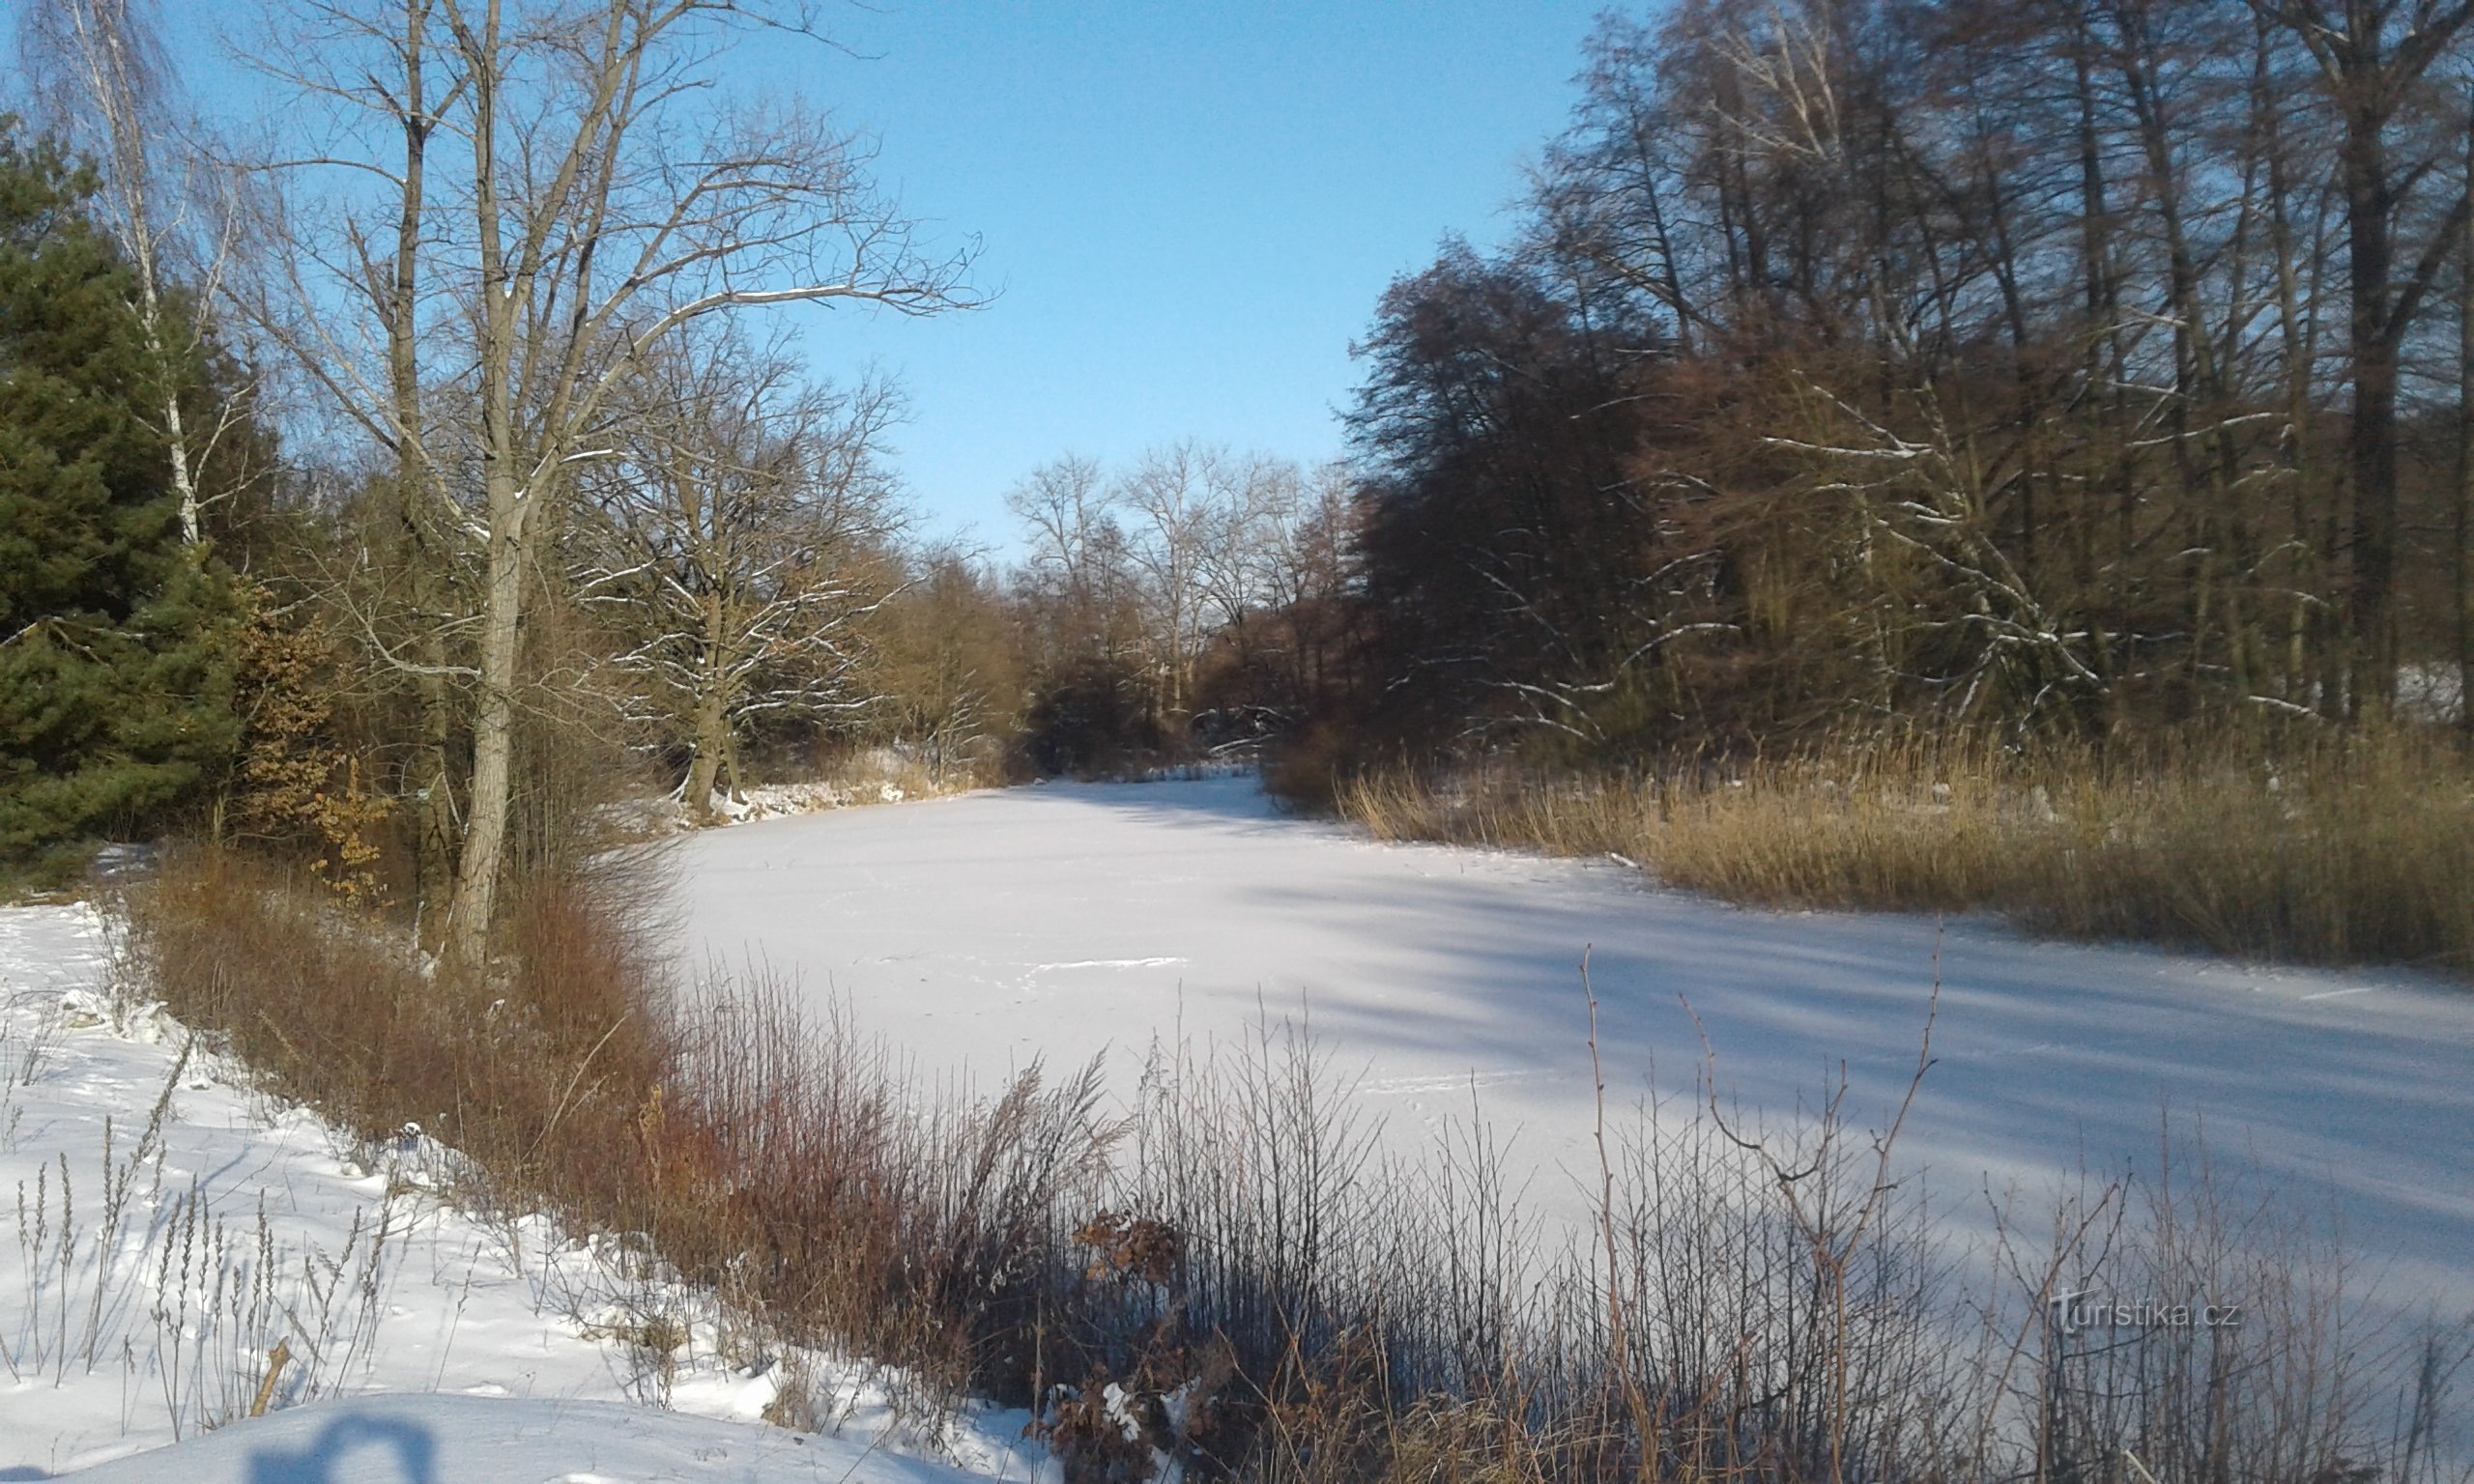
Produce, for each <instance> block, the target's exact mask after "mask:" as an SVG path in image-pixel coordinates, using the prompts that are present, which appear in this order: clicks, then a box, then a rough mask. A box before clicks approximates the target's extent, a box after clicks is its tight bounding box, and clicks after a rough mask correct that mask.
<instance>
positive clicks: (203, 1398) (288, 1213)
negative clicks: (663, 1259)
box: [0, 907, 1053, 1484]
mask: <svg viewBox="0 0 2474 1484" xmlns="http://www.w3.org/2000/svg"><path fill="white" fill-rule="evenodd" d="M105 947H106V945H105V942H104V940H103V937H102V934H101V927H100V924H99V922H98V920H97V919H96V918H95V916H94V915H93V914H92V913H91V912H89V911H87V910H86V909H84V908H78V907H42V908H7V909H0V1229H5V1231H6V1232H7V1233H8V1235H6V1236H0V1479H38V1478H47V1477H51V1476H52V1475H54V1474H58V1473H65V1472H70V1471H72V1470H87V1469H89V1467H90V1466H97V1465H101V1466H102V1467H101V1468H99V1469H95V1470H93V1472H92V1474H91V1476H92V1477H95V1478H98V1479H106V1480H122V1481H127V1480H175V1481H178V1484H223V1481H226V1480H229V1481H232V1484H242V1481H252V1484H276V1481H285V1484H288V1481H294V1480H303V1481H306V1480H318V1481H322V1484H342V1481H344V1480H347V1479H351V1480H360V1479H366V1480H372V1481H388V1484H392V1481H395V1480H403V1481H406V1484H448V1481H464V1480H521V1481H523V1484H538V1481H546V1480H554V1479H572V1480H579V1481H581V1480H586V1479H607V1480H652V1479H689V1478H707V1477H709V1478H714V1479H733V1480H776V1479H779V1480H806V1479H813V1478H828V1479H832V1480H836V1481H842V1480H856V1481H857V1484H910V1481H925V1480H929V1479H932V1478H933V1479H952V1480H960V1479H963V1478H965V1477H972V1476H976V1477H980V1478H987V1477H996V1478H1011V1479H1015V1480H1029V1479H1031V1478H1032V1477H1034V1476H1035V1475H1039V1474H1043V1473H1048V1474H1052V1471H1053V1470H1052V1466H1047V1465H1044V1464H1042V1463H1041V1462H1040V1460H1041V1459H1042V1458H1043V1457H1044V1455H1043V1453H1042V1452H1041V1450H1039V1449H1038V1448H1037V1447H1036V1446H1035V1445H1033V1446H1030V1447H1029V1448H1028V1450H1027V1451H1024V1445H1022V1444H1021V1443H1019V1441H1018V1440H1019V1438H1020V1435H1021V1427H1022V1424H1023V1422H1024V1421H1025V1420H1026V1418H1025V1417H1024V1416H1023V1415H1022V1414H1020V1413H994V1412H974V1413H969V1414H967V1415H965V1416H964V1418H962V1419H960V1420H957V1421H953V1422H951V1423H948V1424H944V1425H943V1427H942V1431H941V1435H940V1436H939V1437H938V1438H937V1439H935V1440H934V1441H919V1440H917V1439H916V1438H915V1437H913V1436H912V1435H911V1434H910V1433H908V1432H906V1431H904V1430H903V1429H902V1428H901V1427H899V1426H898V1425H897V1411H896V1407H897V1400H898V1394H899V1387H898V1381H899V1378H896V1377H889V1376H886V1375H884V1374H883V1373H879V1372H874V1371H871V1370H869V1369H868V1368H866V1367H863V1366H857V1365H851V1364H842V1363H837V1362H835V1361H833V1360H831V1359H829V1358H827V1357H821V1356H814V1355H802V1354H791V1353H786V1352H784V1351H783V1350H781V1349H780V1348H779V1347H777V1346H773V1345H771V1344H769V1343H767V1342H766V1341H765V1339H764V1338H763V1337H762V1335H760V1334H757V1333H755V1332H754V1331H752V1330H751V1329H750V1328H749V1327H746V1326H745V1325H743V1324H740V1323H738V1322H737V1321H736V1320H735V1319H734V1317H733V1316H732V1315H730V1314H729V1313H727V1312H726V1311H724V1310H722V1309H720V1308H719V1307H718V1306H716V1305H715V1304H713V1303H712V1302H711V1301H710V1300H709V1299H708V1298H706V1297H705V1296H700V1295H697V1294H695V1293H691V1292H687V1291H684V1290H682V1289H681V1288H680V1287H679V1286H678V1285H677V1284H676V1283H674V1282H671V1281H668V1280H667V1279H666V1278H665V1277H664V1275H663V1274H662V1273H661V1272H659V1271H658V1270H649V1265H647V1263H646V1262H645V1261H644V1260H643V1259H642V1257H641V1256H640V1255H639V1254H638V1253H637V1252H635V1251H633V1250H631V1249H630V1248H629V1246H628V1244H627V1243H625V1242H624V1241H608V1240H593V1241H574V1240H570V1238H569V1237H568V1236H567V1235H566V1234H565V1233H563V1232H561V1231H560V1230H559V1229H558V1227H557V1226H556V1224H555V1223H553V1222H550V1221H548V1220H545V1219H543V1218H542V1217H540V1216H538V1215H523V1214H508V1213H501V1214H497V1215H492V1216H486V1217H484V1216H480V1215H475V1214H472V1213H468V1212H466V1211H463V1210H460V1209H457V1208H456V1207H455V1206H454V1205H453V1204H451V1202H450V1200H449V1199H448V1194H449V1192H450V1191H452V1190H453V1189H454V1188H455V1185H456V1183H455V1181H454V1180H453V1178H452V1177H453V1175H454V1156H453V1155H452V1153H451V1152H450V1151H446V1150H444V1149H441V1148H440V1147H439V1146H438V1145H437V1143H436V1142H435V1141H434V1140H431V1139H428V1138H425V1137H421V1136H419V1135H417V1133H407V1134H406V1135H405V1136H403V1137H400V1138H397V1139H394V1140H390V1141H388V1142H387V1143H386V1144H383V1145H380V1146H376V1147H367V1146H357V1145H356V1144H355V1143H354V1141H352V1140H349V1139H347V1138H344V1137H342V1136H340V1135H338V1134H337V1133H336V1132H335V1131H334V1130H333V1129H331V1128H330V1127H327V1126H326V1125H324V1124H322V1123H321V1122H320V1121H319V1120H318V1119H316V1118H315V1117H314V1116H312V1115H310V1114H308V1113H306V1112H304V1111H302V1110H301V1109H298V1108H289V1109H287V1108H283V1107H279V1106H275V1105H273V1104H271V1103H270V1102H269V1101H268V1100H267V1099H264V1098H262V1097H260V1096H257V1095H255V1094H253V1093H252V1092H250V1091H248V1090H247V1089H246V1088H245V1087H244V1086H243V1085H241V1083H242V1079H241V1078H240V1077H239V1076H238V1075H237V1074H235V1073H234V1071H233V1070H231V1069H228V1068H225V1067H222V1066H219V1065H217V1064H216V1062H215V1061H214V1059H213V1058H211V1057H209V1056H207V1055H205V1054H203V1053H198V1052H194V1051H192V1050H189V1049H188V1038H187V1033H186V1032H185V1031H184V1030H183V1029H182V1028H181V1027H180V1026H179V1025H177V1024H176V1023H174V1022H172V1021H171V1020H170V1019H169V1018H168V1017H166V1016H163V1015H161V1014H159V1013H134V1014H131V1013H119V1014H115V1013H113V1010H112V1007H111V1006H110V1005H109V1003H108V1002H107V1001H106V1000H105V999H104V998H103V997H102V996H101V995H100V994H99V993H98V990H99V989H100V988H101V983H102V977H103V965H104V961H105ZM673 1341H676V1344H674V1343H673ZM278 1346H279V1347H281V1348H282V1350H283V1351H284V1353H285V1354H286V1355H287V1356H288V1357H289V1358H288V1361H287V1363H286V1364H284V1365H283V1366H282V1367H280V1368H279V1370H278V1372H277V1375H276V1378H275V1382H274V1384H273V1385H272V1386H266V1385H265V1384H264V1378H265V1373H266V1371H267V1364H268V1356H269V1355H270V1353H271V1352H273V1351H274V1350H275V1349H276V1348H277V1347H278ZM789 1378H798V1382H797V1384H803V1385H804V1387H805V1388H806V1392H807V1394H808V1396H809V1397H810V1399H811V1402H812V1405H813V1406H814V1407H815V1408H816V1409H817V1410H818V1413H819V1414H821V1415H825V1416H828V1417H834V1418H838V1419H839V1420H840V1421H841V1423H842V1425H841V1427H840V1428H839V1430H838V1432H837V1433H836V1434H835V1435H834V1436H831V1437H816V1436H804V1437H803V1436H800V1435H795V1434H792V1433H791V1432H788V1431H786V1430H783V1429H779V1428H774V1427H770V1426H766V1425H764V1424H763V1423H762V1422H760V1421H758V1420H757V1419H758V1418H759V1417H760V1416H761V1415H762V1413H764V1412H765V1411H766V1409H767V1407H768V1406H769V1405H770V1404H772V1403H773V1402H774V1400H775V1398H776V1397H777V1395H778V1394H779V1393H780V1392H781V1390H782V1388H783V1386H784V1385H785V1384H786V1379H789ZM262 1389H263V1393H264V1400H265V1403H266V1405H267V1408H268V1409H269V1412H268V1415H266V1416H264V1417H262V1418H259V1419H256V1420H246V1419H245V1418H246V1414H247V1413H249V1412H250V1411H251V1410H252V1408H253V1407H254V1406H255V1405H256V1404H257V1403H258V1401H259V1400H260V1396H261V1391H262ZM390 1393H431V1394H428V1395H419V1396H409V1397H408V1396H403V1395H394V1394H390ZM663 1409H667V1410H669V1411H670V1412H672V1413H687V1414H691V1415H690V1416H676V1415H665V1414H664V1412H663ZM223 1424H228V1425H223ZM218 1428H219V1430H218ZM174 1443H178V1444H179V1445H178V1446H172V1447H169V1448H166V1445H167V1444H174ZM150 1450H159V1451H150ZM923 1452H927V1453H935V1454H937V1455H941V1459H942V1460H943V1461H937V1462H930V1461H923V1459H922V1458H921V1457H919V1456H918V1455H920V1454H921V1453H923ZM906 1453H907V1454H909V1455H911V1456H908V1457H905V1456H903V1455H904V1454H906ZM956 1465H959V1466H961V1468H959V1469H958V1468H957V1467H955V1466H956ZM964 1469H966V1470H969V1473H968V1474H965V1473H964V1472H963V1471H962V1470H964ZM79 1476H80V1477H86V1476H88V1475H87V1474H86V1473H85V1472H82V1471H81V1472H80V1473H79Z"/></svg>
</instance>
